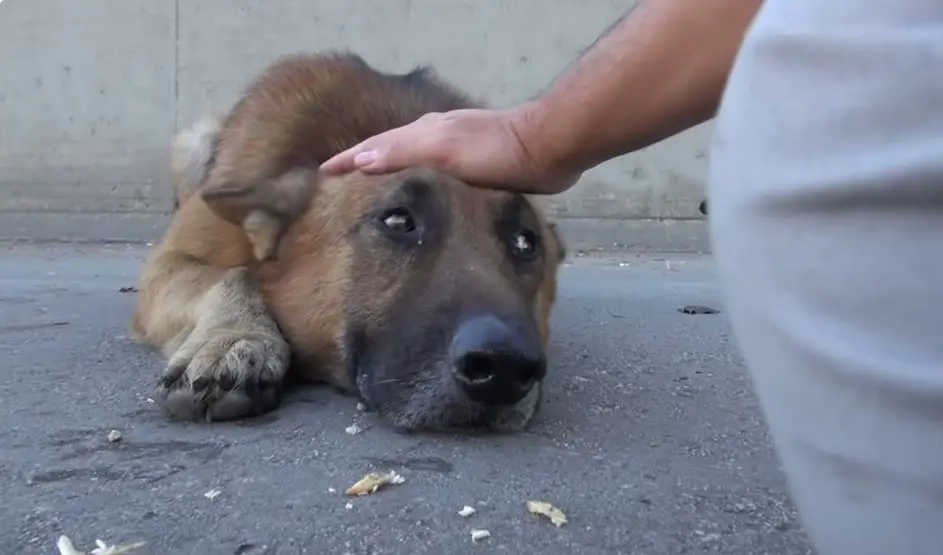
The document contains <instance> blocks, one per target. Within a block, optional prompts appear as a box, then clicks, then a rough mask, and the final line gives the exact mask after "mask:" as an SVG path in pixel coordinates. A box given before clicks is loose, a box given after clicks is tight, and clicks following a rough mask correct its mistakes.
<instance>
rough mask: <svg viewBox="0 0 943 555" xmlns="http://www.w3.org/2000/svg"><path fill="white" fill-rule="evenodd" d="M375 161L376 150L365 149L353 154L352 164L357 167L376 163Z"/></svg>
mask: <svg viewBox="0 0 943 555" xmlns="http://www.w3.org/2000/svg"><path fill="white" fill-rule="evenodd" d="M376 161H377V151H375V150H367V151H365V152H361V153H360V154H358V155H356V156H354V164H355V165H356V166H357V167H358V168H362V167H364V166H369V165H371V164H374V163H376Z"/></svg>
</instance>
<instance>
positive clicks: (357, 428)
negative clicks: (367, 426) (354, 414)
mask: <svg viewBox="0 0 943 555" xmlns="http://www.w3.org/2000/svg"><path fill="white" fill-rule="evenodd" d="M344 431H345V432H347V433H348V434H350V435H352V436H355V435H357V434H359V433H360V432H362V431H363V429H362V428H361V427H360V426H358V425H356V424H351V425H350V426H347V427H346V428H344Z"/></svg>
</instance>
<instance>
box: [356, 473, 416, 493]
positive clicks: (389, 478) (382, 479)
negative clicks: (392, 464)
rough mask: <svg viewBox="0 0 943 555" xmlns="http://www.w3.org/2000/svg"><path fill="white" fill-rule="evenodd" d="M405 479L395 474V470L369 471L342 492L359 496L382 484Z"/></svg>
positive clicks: (387, 484)
mask: <svg viewBox="0 0 943 555" xmlns="http://www.w3.org/2000/svg"><path fill="white" fill-rule="evenodd" d="M405 481H406V478H403V477H402V476H400V475H399V474H397V473H396V471H390V472H388V473H381V472H371V473H369V474H367V475H366V476H364V477H363V478H361V479H360V480H359V481H358V482H357V483H356V484H354V485H352V486H350V487H349V488H347V491H345V492H344V493H345V494H347V495H354V496H357V497H360V496H362V495H367V494H370V493H374V492H376V491H377V490H379V489H380V488H382V487H384V486H389V485H399V484H402V483H403V482H405Z"/></svg>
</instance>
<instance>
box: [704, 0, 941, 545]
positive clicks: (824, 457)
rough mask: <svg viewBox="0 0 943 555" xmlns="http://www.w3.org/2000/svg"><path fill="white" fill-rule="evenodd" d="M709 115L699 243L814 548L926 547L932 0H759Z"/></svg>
mask: <svg viewBox="0 0 943 555" xmlns="http://www.w3.org/2000/svg"><path fill="white" fill-rule="evenodd" d="M716 123H717V125H716V134H715V138H714V145H713V152H712V156H711V175H710V185H709V195H710V196H709V199H710V220H711V224H710V225H711V233H712V241H713V247H714V253H715V256H716V260H717V264H718V268H719V271H720V277H721V280H722V283H723V286H724V288H725V291H726V295H727V303H728V309H729V314H730V317H731V318H732V322H733V326H734V331H735V333H736V336H737V337H738V341H739V344H740V347H741V350H742V352H743V355H744V357H745V359H746V361H747V363H748V365H749V368H750V371H751V373H752V376H753V379H754V384H755V387H756V391H757V394H758V396H759V398H760V401H761V403H762V406H763V408H764V411H765V415H766V419H767V423H768V425H769V427H770V430H771V432H772V434H773V437H774V440H775V442H776V446H777V450H778V453H779V455H780V458H781V461H782V463H783V467H784V469H785V472H786V475H787V479H788V482H789V484H790V488H791V491H792V494H793V498H794V499H795V501H796V503H797V505H798V507H799V511H800V513H801V515H802V518H803V521H804V523H805V526H806V529H807V530H808V532H809V535H810V536H811V538H812V541H813V542H814V543H815V545H816V549H817V551H818V552H819V553H820V555H941V554H943V0H767V2H766V4H765V5H764V7H763V8H762V10H761V12H760V13H759V15H758V17H757V19H756V20H755V21H754V25H753V27H752V29H751V31H750V32H749V33H748V36H747V38H746V40H745V43H744V45H743V47H742V49H741V52H740V55H739V59H738V61H737V64H736V66H735V70H734V72H733V74H732V76H731V79H730V81H729V83H728V89H727V92H726V95H725V98H724V101H723V105H722V108H721V111H720V113H719V115H718V119H717V122H716Z"/></svg>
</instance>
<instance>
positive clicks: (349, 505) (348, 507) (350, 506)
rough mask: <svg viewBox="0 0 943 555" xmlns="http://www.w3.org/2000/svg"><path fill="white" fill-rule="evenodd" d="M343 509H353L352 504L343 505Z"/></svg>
mask: <svg viewBox="0 0 943 555" xmlns="http://www.w3.org/2000/svg"><path fill="white" fill-rule="evenodd" d="M344 508H345V509H347V510H348V511H349V510H351V509H353V508H354V504H353V503H351V502H349V501H348V502H347V504H346V505H344Z"/></svg>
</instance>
